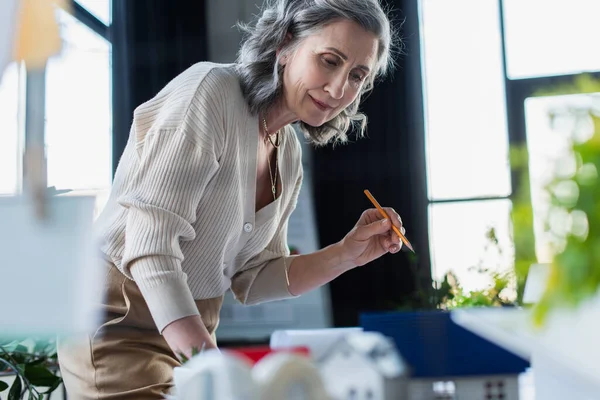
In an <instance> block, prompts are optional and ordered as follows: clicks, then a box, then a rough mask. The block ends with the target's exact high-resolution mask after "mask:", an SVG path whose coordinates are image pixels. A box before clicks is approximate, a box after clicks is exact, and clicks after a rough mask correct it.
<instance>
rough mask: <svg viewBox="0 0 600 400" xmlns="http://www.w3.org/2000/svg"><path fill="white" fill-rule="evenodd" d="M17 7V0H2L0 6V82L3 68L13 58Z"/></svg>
mask: <svg viewBox="0 0 600 400" xmlns="http://www.w3.org/2000/svg"><path fill="white" fill-rule="evenodd" d="M18 9H19V2H18V1H17V0H2V6H0V82H2V74H3V73H4V69H5V68H6V66H7V65H8V64H9V63H10V61H11V60H12V58H13V49H14V43H15V28H16V24H17V23H16V21H17V12H18Z"/></svg>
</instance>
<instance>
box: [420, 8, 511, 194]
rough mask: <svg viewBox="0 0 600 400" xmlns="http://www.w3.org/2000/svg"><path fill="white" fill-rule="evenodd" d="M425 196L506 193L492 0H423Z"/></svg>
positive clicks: (507, 178) (503, 114)
mask: <svg viewBox="0 0 600 400" xmlns="http://www.w3.org/2000/svg"><path fill="white" fill-rule="evenodd" d="M421 22H422V32H423V65H424V70H423V77H424V82H425V83H424V86H425V87H424V91H425V110H426V122H427V140H426V143H427V157H428V163H427V164H428V176H429V197H430V198H431V199H436V200H437V199H452V198H464V197H476V196H505V195H508V194H510V166H509V161H508V136H507V127H506V112H505V104H504V102H505V96H504V73H503V71H502V62H501V42H500V34H499V23H498V3H497V1H496V0H452V1H450V0H423V1H422V21H421Z"/></svg>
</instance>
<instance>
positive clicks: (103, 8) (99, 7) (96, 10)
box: [76, 0, 112, 26]
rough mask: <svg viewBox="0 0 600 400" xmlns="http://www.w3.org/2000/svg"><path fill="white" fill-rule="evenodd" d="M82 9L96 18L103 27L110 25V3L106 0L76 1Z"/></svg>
mask: <svg viewBox="0 0 600 400" xmlns="http://www.w3.org/2000/svg"><path fill="white" fill-rule="evenodd" d="M76 1H77V3H79V4H80V5H81V6H83V8H85V9H86V10H88V11H89V12H90V13H91V14H92V15H93V16H94V17H96V18H98V19H99V20H100V21H102V23H104V25H107V26H108V25H110V23H111V21H112V18H111V17H112V16H111V13H110V1H108V0H76Z"/></svg>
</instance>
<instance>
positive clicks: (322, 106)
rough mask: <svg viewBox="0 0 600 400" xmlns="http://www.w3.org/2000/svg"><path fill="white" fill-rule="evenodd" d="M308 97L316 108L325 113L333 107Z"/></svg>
mask: <svg viewBox="0 0 600 400" xmlns="http://www.w3.org/2000/svg"><path fill="white" fill-rule="evenodd" d="M308 97H310V99H311V100H312V101H313V103H315V105H316V106H317V108H318V109H319V110H321V111H327V110H331V109H332V108H333V107H331V106H329V105H328V104H325V103H322V102H320V101H319V100H317V99H315V98H314V97H312V96H308Z"/></svg>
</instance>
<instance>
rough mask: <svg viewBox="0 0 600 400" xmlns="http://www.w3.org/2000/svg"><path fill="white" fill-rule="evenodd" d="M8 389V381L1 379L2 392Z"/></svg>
mask: <svg viewBox="0 0 600 400" xmlns="http://www.w3.org/2000/svg"><path fill="white" fill-rule="evenodd" d="M6 389H8V383H6V382H4V381H0V392H4V391H5V390H6Z"/></svg>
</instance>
